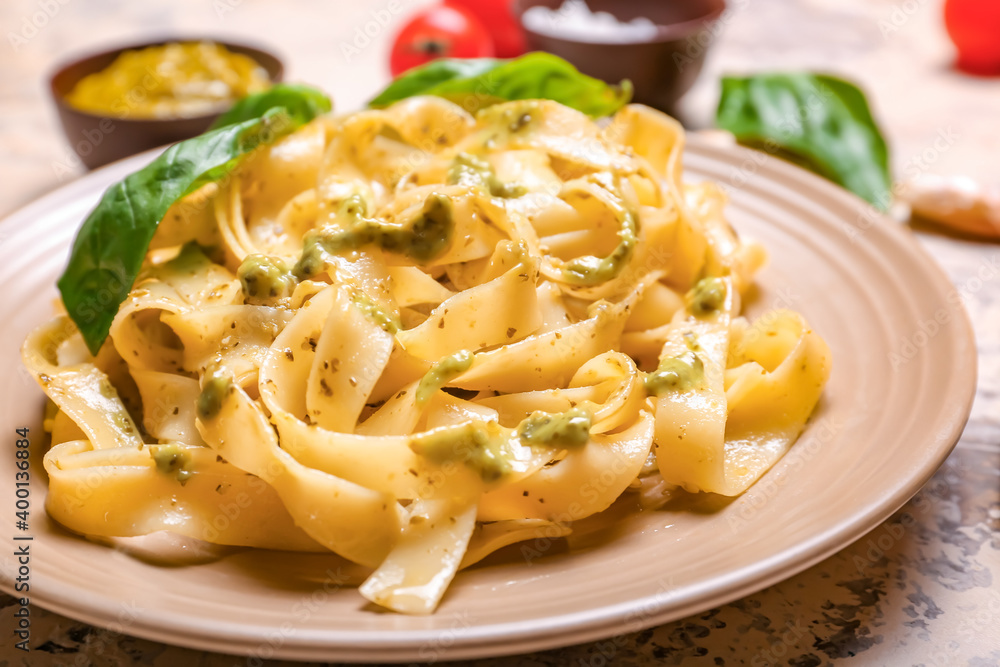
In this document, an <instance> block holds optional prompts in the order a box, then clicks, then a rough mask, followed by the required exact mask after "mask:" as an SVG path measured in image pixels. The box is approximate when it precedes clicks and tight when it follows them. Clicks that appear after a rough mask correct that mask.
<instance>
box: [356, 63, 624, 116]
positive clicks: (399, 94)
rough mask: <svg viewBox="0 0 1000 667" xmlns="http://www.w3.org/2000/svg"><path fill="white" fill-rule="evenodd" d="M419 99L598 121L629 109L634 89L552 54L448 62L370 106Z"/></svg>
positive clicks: (407, 77)
mask: <svg viewBox="0 0 1000 667" xmlns="http://www.w3.org/2000/svg"><path fill="white" fill-rule="evenodd" d="M414 95H437V96H439V97H444V98H447V99H449V100H451V101H453V102H455V103H456V104H458V105H459V106H462V107H464V108H465V109H467V110H469V111H476V110H478V109H480V108H482V107H484V106H488V105H489V104H493V103H495V102H501V101H509V100H526V99H548V100H555V101H556V102H559V103H561V104H565V105H566V106H568V107H572V108H574V109H577V110H579V111H582V112H583V113H585V114H588V115H590V116H595V117H597V116H607V115H610V114H613V113H614V112H615V111H618V109H620V108H621V107H623V106H624V105H625V104H627V103H628V101H629V100H630V99H631V98H632V83H631V82H630V81H629V80H628V79H625V80H624V81H622V82H621V83H619V84H618V85H617V86H612V85H609V84H607V83H605V82H603V81H601V80H599V79H594V78H592V77H589V76H587V75H585V74H581V73H580V72H579V70H577V69H576V68H575V67H573V66H572V65H570V64H569V63H568V62H566V61H565V60H563V59H562V58H559V57H558V56H554V55H552V54H551V53H543V52H534V53H528V54H526V55H523V56H521V57H520V58H515V59H513V60H495V59H493V58H471V59H448V58H445V59H441V60H434V61H431V62H429V63H427V64H426V65H423V66H421V67H417V68H415V69H412V70H410V71H408V72H406V73H404V74H402V75H401V76H400V77H399V78H397V79H396V80H395V81H393V82H392V83H390V84H389V86H388V87H387V88H386V89H385V90H383V91H382V92H381V93H379V95H378V96H376V97H375V98H374V99H373V100H371V101H370V102H369V103H368V106H370V107H373V108H381V107H386V106H389V105H390V104H392V103H393V102H398V101H399V100H402V99H405V98H407V97H413V96H414Z"/></svg>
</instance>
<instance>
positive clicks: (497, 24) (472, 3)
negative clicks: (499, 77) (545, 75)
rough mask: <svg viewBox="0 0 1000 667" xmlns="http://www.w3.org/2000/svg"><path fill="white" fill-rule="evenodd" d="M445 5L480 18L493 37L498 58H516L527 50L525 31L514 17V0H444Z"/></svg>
mask: <svg viewBox="0 0 1000 667" xmlns="http://www.w3.org/2000/svg"><path fill="white" fill-rule="evenodd" d="M444 4H445V5H447V6H448V7H457V8H459V9H465V10H467V11H468V12H469V13H471V14H473V15H474V16H475V17H476V18H478V19H479V20H480V21H481V22H482V24H483V25H484V26H486V29H487V30H488V31H489V33H490V36H492V37H493V45H494V46H495V47H496V52H497V57H498V58H514V57H516V56H519V55H521V54H522V53H524V52H525V50H526V49H527V47H526V45H525V41H524V30H523V29H522V28H521V23H520V21H519V20H518V18H517V17H516V16H514V11H513V8H512V4H513V0H444Z"/></svg>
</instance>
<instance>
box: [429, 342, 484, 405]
mask: <svg viewBox="0 0 1000 667" xmlns="http://www.w3.org/2000/svg"><path fill="white" fill-rule="evenodd" d="M474 360H475V355H474V354H472V353H471V352H469V351H468V350H459V351H458V352H456V353H455V354H451V355H449V356H447V357H444V358H443V359H441V360H440V361H438V362H437V363H436V364H434V365H433V366H431V369H430V370H429V371H427V373H425V374H424V376H423V377H422V378H420V383H419V384H418V385H417V405H424V404H425V403H427V401H429V400H431V396H433V395H434V392H436V391H437V390H438V389H440V388H441V387H443V386H444V385H445V384H447V383H448V382H450V381H451V380H453V379H454V378H455V377H457V376H459V375H461V374H462V373H464V372H465V371H467V370H469V367H470V366H472V362H473V361H474Z"/></svg>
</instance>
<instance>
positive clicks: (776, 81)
mask: <svg viewBox="0 0 1000 667" xmlns="http://www.w3.org/2000/svg"><path fill="white" fill-rule="evenodd" d="M715 122H716V125H718V126H719V127H721V128H723V129H725V130H728V131H730V132H732V133H733V134H734V135H736V139H737V140H738V141H740V142H741V143H747V144H750V145H760V144H765V145H772V146H776V147H777V149H780V150H782V151H788V152H789V153H791V154H792V155H793V156H795V157H798V158H800V159H801V160H800V163H801V164H804V165H805V166H808V167H809V168H811V169H812V170H813V171H816V172H817V173H819V174H820V175H822V176H824V177H826V178H828V179H830V180H832V181H834V182H835V183H838V184H839V185H841V186H843V187H844V188H846V189H848V190H850V191H851V192H853V193H854V194H856V195H858V196H859V197H861V198H862V199H864V200H866V201H868V202H870V203H872V204H874V205H875V206H878V207H879V208H881V209H883V210H885V209H887V208H888V207H889V204H890V194H891V186H892V178H891V175H890V173H889V153H888V149H887V148H886V143H885V139H884V138H883V136H882V133H881V131H880V130H879V127H878V125H877V124H876V122H875V119H874V118H872V115H871V111H870V110H869V108H868V103H867V101H866V100H865V96H864V93H862V92H861V90H859V89H858V88H857V87H856V86H855V85H853V84H851V83H849V82H847V81H844V80H842V79H838V78H836V77H832V76H825V75H819V74H807V73H788V74H759V75H754V76H749V77H723V79H722V97H721V99H720V100H719V108H718V110H717V112H716V118H715Z"/></svg>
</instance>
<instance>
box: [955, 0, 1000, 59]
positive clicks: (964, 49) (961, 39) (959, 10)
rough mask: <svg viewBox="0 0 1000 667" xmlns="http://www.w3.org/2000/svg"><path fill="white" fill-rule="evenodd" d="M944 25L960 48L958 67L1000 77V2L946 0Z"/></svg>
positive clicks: (995, 0) (991, 0) (994, 0)
mask: <svg viewBox="0 0 1000 667" xmlns="http://www.w3.org/2000/svg"><path fill="white" fill-rule="evenodd" d="M944 24H945V27H946V28H947V29H948V35H949V36H950V37H951V41H953V42H954V43H955V47H956V48H957V49H958V66H959V68H961V69H963V70H965V71H967V72H971V73H973V74H1000V2H997V0H947V2H945V5H944Z"/></svg>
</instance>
